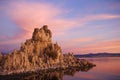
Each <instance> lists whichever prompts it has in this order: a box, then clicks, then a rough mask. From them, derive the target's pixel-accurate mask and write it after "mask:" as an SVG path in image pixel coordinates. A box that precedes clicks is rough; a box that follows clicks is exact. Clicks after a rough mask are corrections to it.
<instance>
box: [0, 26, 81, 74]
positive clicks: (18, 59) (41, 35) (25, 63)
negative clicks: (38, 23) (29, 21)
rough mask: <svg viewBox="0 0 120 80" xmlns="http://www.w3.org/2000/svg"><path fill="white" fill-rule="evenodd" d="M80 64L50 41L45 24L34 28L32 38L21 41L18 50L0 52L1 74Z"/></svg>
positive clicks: (50, 33)
mask: <svg viewBox="0 0 120 80" xmlns="http://www.w3.org/2000/svg"><path fill="white" fill-rule="evenodd" d="M80 65H81V64H80V62H79V61H78V60H77V58H75V57H74V56H73V55H72V54H70V53H69V54H66V55H63V54H62V50H61V47H60V46H59V45H58V43H52V32H51V31H50V30H49V29H48V26H47V25H44V26H43V27H42V28H40V29H39V28H35V29H34V32H33V35H32V38H31V39H27V40H26V41H25V42H24V43H22V44H21V47H20V50H14V51H13V52H12V53H10V54H7V55H4V56H3V55H2V54H0V74H2V75H6V74H11V73H20V72H28V71H36V70H41V69H49V68H54V69H56V68H66V67H70V66H78V67H80Z"/></svg>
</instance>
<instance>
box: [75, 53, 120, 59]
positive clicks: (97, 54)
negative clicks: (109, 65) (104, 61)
mask: <svg viewBox="0 0 120 80" xmlns="http://www.w3.org/2000/svg"><path fill="white" fill-rule="evenodd" d="M74 56H75V57H79V58H81V57H120V53H89V54H76V55H74Z"/></svg>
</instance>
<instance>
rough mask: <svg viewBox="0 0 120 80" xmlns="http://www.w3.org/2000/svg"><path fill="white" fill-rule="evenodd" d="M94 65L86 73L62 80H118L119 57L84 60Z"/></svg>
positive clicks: (79, 73) (77, 73) (119, 74)
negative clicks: (94, 65)
mask: <svg viewBox="0 0 120 80" xmlns="http://www.w3.org/2000/svg"><path fill="white" fill-rule="evenodd" d="M85 59H87V60H89V61H91V62H93V63H95V64H96V67H94V68H92V69H91V70H89V71H87V72H80V71H79V72H76V73H75V74H74V76H64V77H63V80H120V57H101V58H85Z"/></svg>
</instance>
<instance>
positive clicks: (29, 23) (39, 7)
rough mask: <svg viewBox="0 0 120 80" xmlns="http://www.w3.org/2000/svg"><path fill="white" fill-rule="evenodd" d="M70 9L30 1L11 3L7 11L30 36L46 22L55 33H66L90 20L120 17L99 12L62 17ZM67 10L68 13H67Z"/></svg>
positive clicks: (119, 16)
mask: <svg viewBox="0 0 120 80" xmlns="http://www.w3.org/2000/svg"><path fill="white" fill-rule="evenodd" d="M67 11H69V10H64V9H62V8H60V7H57V6H54V5H53V4H50V3H30V2H29V3H28V2H24V1H23V2H21V3H18V2H14V3H11V4H10V7H9V9H7V13H8V14H9V16H10V17H11V18H12V19H13V21H15V23H16V24H18V25H19V26H20V27H21V28H22V29H23V30H25V31H27V33H28V35H29V37H30V36H31V33H32V32H33V29H34V28H35V27H41V26H43V25H44V24H47V25H49V26H50V29H52V30H53V31H54V33H55V35H61V32H62V34H64V33H63V32H65V31H66V30H68V29H70V28H74V27H75V26H82V25H84V24H86V23H88V22H89V21H95V20H104V19H114V18H120V15H111V14H97V15H87V16H85V17H84V18H79V17H76V18H71V19H67V18H60V17H59V16H60V15H66V14H67V13H68V12H67ZM66 12H67V13H66Z"/></svg>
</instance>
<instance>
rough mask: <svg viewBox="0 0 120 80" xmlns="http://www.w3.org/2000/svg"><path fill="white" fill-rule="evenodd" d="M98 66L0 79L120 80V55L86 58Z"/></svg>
mask: <svg viewBox="0 0 120 80" xmlns="http://www.w3.org/2000/svg"><path fill="white" fill-rule="evenodd" d="M84 59H87V60H89V61H91V62H93V63H94V64H96V67H93V68H91V69H90V68H87V69H82V71H80V70H79V69H68V70H58V71H48V72H41V71H40V73H32V74H22V75H19V76H18V75H17V77H16V75H14V76H12V77H11V76H4V77H0V80H120V57H101V58H84Z"/></svg>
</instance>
